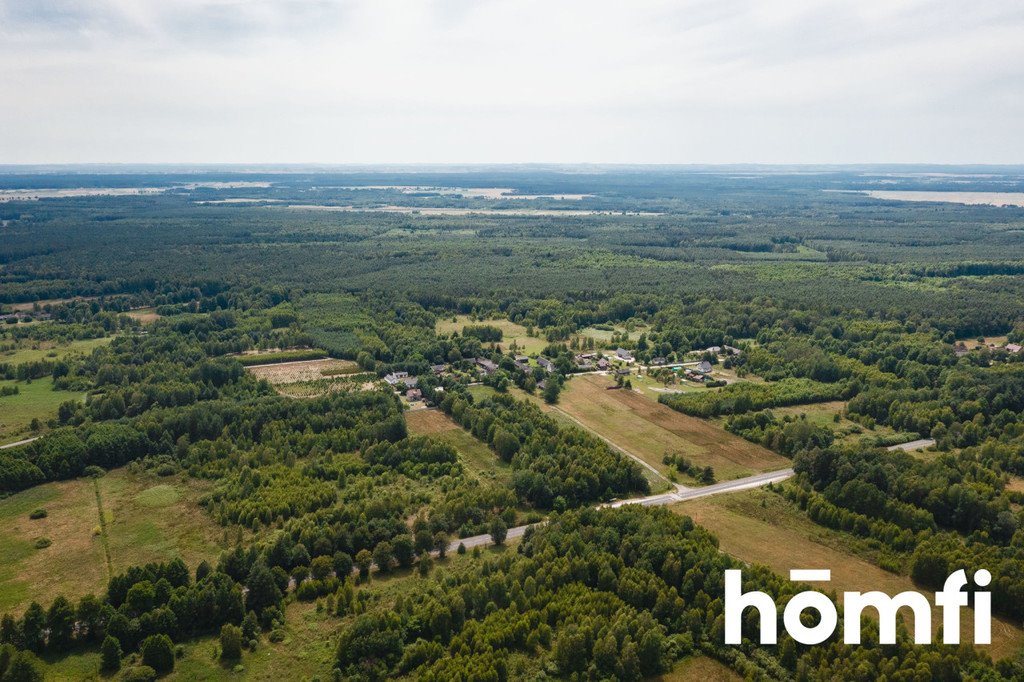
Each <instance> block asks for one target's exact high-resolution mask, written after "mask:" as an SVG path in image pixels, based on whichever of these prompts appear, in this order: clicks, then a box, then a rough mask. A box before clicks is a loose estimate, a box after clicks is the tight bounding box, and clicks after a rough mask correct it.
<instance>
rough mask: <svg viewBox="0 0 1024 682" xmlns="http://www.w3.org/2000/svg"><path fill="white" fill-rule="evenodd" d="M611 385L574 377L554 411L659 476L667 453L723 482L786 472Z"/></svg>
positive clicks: (765, 454)
mask: <svg viewBox="0 0 1024 682" xmlns="http://www.w3.org/2000/svg"><path fill="white" fill-rule="evenodd" d="M612 385H614V383H613V382H612V380H611V379H610V378H609V377H605V376H600V375H586V376H579V377H575V378H573V379H572V380H570V381H569V382H568V383H567V384H566V386H565V389H564V390H563V391H562V395H561V399H560V400H559V402H558V405H557V409H558V410H561V411H563V412H565V413H566V414H568V415H569V416H571V417H573V418H575V419H577V420H579V422H581V423H582V424H584V425H585V426H586V427H587V428H589V429H591V430H593V431H595V432H596V433H599V434H600V435H602V436H604V437H605V438H607V439H608V440H610V441H611V442H612V443H614V444H615V445H617V446H619V447H620V448H623V449H625V450H627V451H629V452H631V453H633V454H634V455H636V456H638V457H640V458H642V459H643V460H644V461H645V462H647V463H649V464H650V465H652V466H653V467H655V468H656V469H658V470H659V471H661V472H663V473H665V474H667V473H668V467H667V466H665V465H664V464H663V463H662V458H663V457H664V456H665V455H666V454H669V453H675V454H680V455H683V456H684V457H686V458H687V459H689V460H690V461H691V462H693V463H694V464H696V465H698V466H701V467H704V466H711V467H713V468H714V470H715V475H716V476H717V478H718V479H719V480H723V481H725V480H729V479H733V478H740V477H742V476H749V475H750V474H753V473H756V472H760V471H771V470H773V469H782V468H785V467H787V466H789V463H790V462H789V460H788V459H786V458H785V457H782V456H780V455H777V454H775V453H773V452H771V451H769V450H766V449H765V448H762V447H761V446H759V445H755V444H753V443H749V442H747V441H745V440H743V439H742V438H740V437H738V436H734V435H732V434H730V433H727V432H726V431H725V430H723V429H722V428H720V427H719V426H718V425H716V424H714V423H711V422H708V421H704V420H702V419H697V418H695V417H690V416H687V415H684V414H682V413H680V412H676V411H675V410H672V409H670V408H668V407H666V406H664V405H661V404H659V403H656V402H653V401H651V400H649V399H648V398H645V397H644V396H642V395H640V394H639V393H636V392H634V391H630V390H608V387H609V386H612Z"/></svg>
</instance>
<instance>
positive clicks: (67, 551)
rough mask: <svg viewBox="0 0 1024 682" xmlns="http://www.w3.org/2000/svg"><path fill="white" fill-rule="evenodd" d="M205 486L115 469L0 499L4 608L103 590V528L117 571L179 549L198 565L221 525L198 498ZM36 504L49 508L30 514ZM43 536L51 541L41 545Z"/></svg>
mask: <svg viewBox="0 0 1024 682" xmlns="http://www.w3.org/2000/svg"><path fill="white" fill-rule="evenodd" d="M97 487H98V489H99V495H98V496H97V494H96V492H97ZM207 487H208V486H207V484H204V483H202V482H199V481H196V480H194V479H189V478H185V477H181V476H170V477H166V478H160V477H157V476H155V475H153V474H149V473H138V474H136V473H131V472H129V471H128V470H127V469H117V470H114V471H111V472H109V473H107V475H105V476H103V477H101V478H99V479H92V478H80V479H76V480H73V481H60V482H57V483H46V484H43V485H39V486H36V487H34V488H30V489H29V490H25V491H22V492H19V493H16V494H14V495H11V496H10V497H7V498H5V499H2V500H0V612H12V613H15V614H20V613H21V612H22V611H24V609H25V608H26V607H27V606H28V605H29V603H31V602H32V601H37V602H39V603H40V604H42V605H43V607H44V608H46V607H48V606H49V604H50V602H51V601H52V600H53V599H54V598H55V597H57V596H58V595H61V594H62V595H64V596H66V597H68V598H69V599H72V600H73V601H75V600H77V599H78V598H80V597H82V596H83V595H85V594H89V593H93V594H97V595H99V594H101V593H102V592H103V590H104V589H105V587H106V584H107V580H108V578H109V575H108V570H107V559H106V550H105V548H104V537H103V533H104V532H105V533H106V544H107V546H108V547H109V549H110V557H111V564H112V567H113V570H114V572H115V573H120V572H123V571H125V570H126V569H127V568H128V567H129V566H136V565H142V564H145V563H148V562H150V561H169V560H171V559H173V558H175V557H181V558H182V559H183V560H184V561H185V563H186V564H188V566H189V568H190V569H193V570H194V569H195V567H196V565H198V563H199V562H200V561H202V560H204V559H206V560H208V561H214V560H215V559H216V558H217V556H219V554H220V552H221V550H222V540H223V535H224V530H223V529H222V528H221V527H220V526H218V525H217V524H216V523H215V522H214V521H213V520H212V519H211V518H210V517H209V516H208V515H207V514H206V512H205V511H204V510H203V509H202V508H201V507H200V506H199V504H198V499H199V497H200V496H201V495H202V494H203V493H204V492H205V490H206V488H207ZM98 504H99V505H101V506H102V509H101V508H100V506H98ZM36 509H43V510H45V511H46V516H45V517H44V518H40V519H31V518H29V515H30V514H31V513H32V512H33V511H34V510H36ZM101 514H102V515H103V516H102V518H103V524H102V527H101V524H100V518H101V516H100V515H101ZM40 539H46V540H49V541H50V543H51V544H50V545H49V546H48V547H42V548H37V546H36V542H37V541H38V540H40ZM231 539H233V538H231Z"/></svg>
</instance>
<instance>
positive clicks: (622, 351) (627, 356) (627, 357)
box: [615, 348, 633, 362]
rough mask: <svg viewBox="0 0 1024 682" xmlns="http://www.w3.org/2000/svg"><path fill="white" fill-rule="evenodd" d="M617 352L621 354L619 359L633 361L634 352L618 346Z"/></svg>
mask: <svg viewBox="0 0 1024 682" xmlns="http://www.w3.org/2000/svg"><path fill="white" fill-rule="evenodd" d="M615 354H616V355H617V356H619V360H622V361H623V362H633V354H632V353H630V352H629V351H628V350H626V349H625V348H617V349H616V350H615Z"/></svg>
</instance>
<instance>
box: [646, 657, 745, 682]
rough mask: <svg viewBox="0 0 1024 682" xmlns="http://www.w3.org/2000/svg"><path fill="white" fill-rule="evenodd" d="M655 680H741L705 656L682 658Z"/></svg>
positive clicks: (713, 681)
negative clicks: (669, 670) (670, 669)
mask: <svg viewBox="0 0 1024 682" xmlns="http://www.w3.org/2000/svg"><path fill="white" fill-rule="evenodd" d="M654 679H655V681H656V682H692V681H693V680H699V681H700V682H742V680H743V678H742V677H740V676H739V674H738V673H736V672H735V671H733V670H731V669H730V668H727V667H725V666H724V665H722V664H721V663H719V662H718V661H716V660H715V659H713V658H708V657H707V656H691V657H689V658H686V659H683V660H682V661H680V662H679V663H678V664H676V667H675V668H673V669H672V672H668V673H665V674H664V675H659V676H658V677H656V678H654Z"/></svg>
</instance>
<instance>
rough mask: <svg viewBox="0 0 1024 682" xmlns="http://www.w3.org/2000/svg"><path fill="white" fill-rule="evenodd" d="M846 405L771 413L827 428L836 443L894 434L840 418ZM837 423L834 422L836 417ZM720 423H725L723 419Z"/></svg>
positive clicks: (827, 404) (837, 403) (881, 427)
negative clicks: (831, 432) (801, 417)
mask: <svg viewBox="0 0 1024 682" xmlns="http://www.w3.org/2000/svg"><path fill="white" fill-rule="evenodd" d="M845 407H846V403H845V402H843V401H841V400H832V401H829V402H825V403H814V404H811V405H793V406H790V407H773V408H772V410H771V411H772V412H773V413H774V414H775V415H776V416H778V417H784V416H786V415H789V416H791V417H800V416H801V415H803V416H804V417H805V418H806V419H807V421H809V422H811V423H812V424H815V425H816V426H824V427H826V428H829V429H831V430H832V431H833V433H835V434H836V442H837V443H844V444H849V445H855V444H857V443H860V442H861V441H865V442H868V443H872V442H874V438H875V437H877V436H882V437H886V436H892V435H894V434H895V433H896V432H895V431H893V429H891V428H890V427H888V426H885V425H884V424H877V425H875V427H874V428H872V429H867V428H864V427H863V426H861V425H860V424H858V423H856V422H854V421H850V420H849V419H847V418H846V417H844V416H842V415H843V411H844V409H845ZM837 414H838V415H840V416H839V421H838V422H837V421H836V420H835V416H836V415H837ZM721 421H725V420H724V418H723V419H721Z"/></svg>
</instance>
